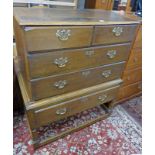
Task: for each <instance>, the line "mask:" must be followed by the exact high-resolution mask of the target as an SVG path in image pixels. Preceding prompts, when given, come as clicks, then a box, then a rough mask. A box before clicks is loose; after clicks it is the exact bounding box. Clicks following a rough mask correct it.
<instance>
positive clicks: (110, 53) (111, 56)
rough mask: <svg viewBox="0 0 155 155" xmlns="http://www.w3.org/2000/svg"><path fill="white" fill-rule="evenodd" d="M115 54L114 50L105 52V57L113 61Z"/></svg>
mask: <svg viewBox="0 0 155 155" xmlns="http://www.w3.org/2000/svg"><path fill="white" fill-rule="evenodd" d="M116 54H117V51H116V50H110V51H108V52H107V56H108V58H110V59H113V58H114V57H115V56H116Z"/></svg>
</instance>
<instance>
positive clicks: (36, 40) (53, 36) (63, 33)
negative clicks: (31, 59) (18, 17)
mask: <svg viewBox="0 0 155 155" xmlns="http://www.w3.org/2000/svg"><path fill="white" fill-rule="evenodd" d="M92 30H93V27H91V26H81V27H67V26H63V27H52V26H49V27H26V28H25V40H26V44H27V50H28V52H31V51H41V50H50V49H61V48H71V47H83V46H90V43H91V38H92Z"/></svg>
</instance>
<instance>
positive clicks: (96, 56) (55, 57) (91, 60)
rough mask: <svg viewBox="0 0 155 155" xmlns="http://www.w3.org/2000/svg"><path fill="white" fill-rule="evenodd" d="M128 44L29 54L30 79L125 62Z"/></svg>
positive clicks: (128, 48)
mask: <svg viewBox="0 0 155 155" xmlns="http://www.w3.org/2000/svg"><path fill="white" fill-rule="evenodd" d="M129 50H130V44H119V45H111V46H102V47H96V48H93V47H92V48H85V49H78V50H63V51H55V52H48V53H38V54H29V56H28V59H29V64H30V74H31V78H37V77H44V76H49V75H54V74H59V73H61V74H62V73H67V72H72V71H77V70H81V69H87V68H90V67H97V66H100V65H105V64H110V63H116V62H120V61H126V60H127V59H128V55H129Z"/></svg>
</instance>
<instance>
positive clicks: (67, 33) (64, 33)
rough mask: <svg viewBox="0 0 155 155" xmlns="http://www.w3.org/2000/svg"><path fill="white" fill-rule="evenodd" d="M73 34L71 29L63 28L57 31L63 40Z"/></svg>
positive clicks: (57, 35) (57, 34)
mask: <svg viewBox="0 0 155 155" xmlns="http://www.w3.org/2000/svg"><path fill="white" fill-rule="evenodd" d="M70 36H71V30H66V29H61V30H57V31H56V37H57V38H58V39H59V40H61V41H66V40H68V39H69V37H70Z"/></svg>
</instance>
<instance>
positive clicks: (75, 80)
mask: <svg viewBox="0 0 155 155" xmlns="http://www.w3.org/2000/svg"><path fill="white" fill-rule="evenodd" d="M124 66H125V63H124V62H122V63H119V64H114V65H108V66H100V67H96V68H91V69H88V70H83V71H80V72H74V73H69V74H64V75H58V76H52V77H47V78H42V79H35V80H32V82H31V86H32V94H33V98H34V99H35V100H38V99H42V98H46V97H50V96H55V95H59V94H63V93H68V92H71V91H75V90H78V89H82V88H87V87H90V86H94V85H97V84H101V83H103V82H107V81H110V80H114V79H117V78H120V77H121V75H122V71H123V69H124Z"/></svg>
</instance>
